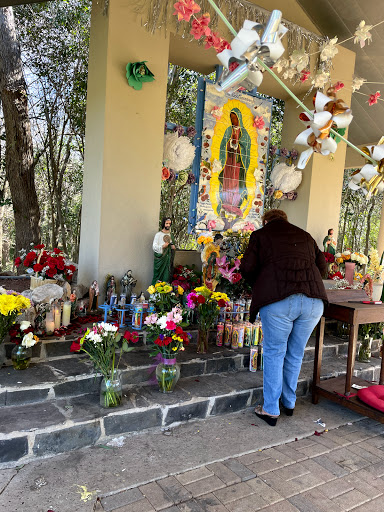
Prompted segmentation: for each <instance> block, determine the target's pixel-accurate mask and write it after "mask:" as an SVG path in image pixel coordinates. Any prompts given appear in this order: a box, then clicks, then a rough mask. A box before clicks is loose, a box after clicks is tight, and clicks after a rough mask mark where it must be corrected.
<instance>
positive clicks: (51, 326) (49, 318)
mask: <svg viewBox="0 0 384 512" xmlns="http://www.w3.org/2000/svg"><path fill="white" fill-rule="evenodd" d="M54 330H55V321H54V318H53V311H47V313H46V315H45V332H46V333H47V334H52V333H53V331H54Z"/></svg>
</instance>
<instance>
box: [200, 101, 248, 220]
mask: <svg viewBox="0 0 384 512" xmlns="http://www.w3.org/2000/svg"><path fill="white" fill-rule="evenodd" d="M253 120H254V117H253V115H252V113H251V111H250V109H249V108H248V107H247V106H246V105H245V104H244V103H242V102H241V101H239V100H229V101H228V102H227V103H226V104H225V105H224V107H223V116H222V117H221V118H220V119H219V120H218V121H217V122H216V125H215V128H214V136H213V140H212V158H211V161H212V163H213V164H214V163H215V161H216V165H212V167H213V168H219V169H220V170H219V172H213V173H212V177H211V180H210V189H209V196H210V200H211V204H212V208H213V210H214V212H215V213H216V215H217V216H218V217H221V218H222V219H223V220H224V222H225V224H226V228H228V227H230V225H228V221H226V219H231V220H232V223H233V222H234V221H236V219H239V218H240V219H244V218H245V217H246V216H247V215H248V213H249V211H250V209H251V207H252V203H253V199H254V197H255V187H256V180H255V177H254V171H255V169H256V167H257V132H256V129H255V128H254V126H253ZM218 163H219V165H218Z"/></svg>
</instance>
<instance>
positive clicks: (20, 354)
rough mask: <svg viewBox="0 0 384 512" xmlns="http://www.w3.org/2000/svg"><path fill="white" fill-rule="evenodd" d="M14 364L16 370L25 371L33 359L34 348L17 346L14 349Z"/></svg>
mask: <svg viewBox="0 0 384 512" xmlns="http://www.w3.org/2000/svg"><path fill="white" fill-rule="evenodd" d="M11 358H12V364H13V367H14V369H15V370H25V369H27V368H28V366H29V365H30V362H31V359H32V348H31V347H23V345H15V346H14V347H13V349H12V355H11Z"/></svg>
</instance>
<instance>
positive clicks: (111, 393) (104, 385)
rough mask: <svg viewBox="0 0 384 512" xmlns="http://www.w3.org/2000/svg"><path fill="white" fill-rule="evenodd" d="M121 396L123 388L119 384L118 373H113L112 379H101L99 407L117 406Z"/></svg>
mask: <svg viewBox="0 0 384 512" xmlns="http://www.w3.org/2000/svg"><path fill="white" fill-rule="evenodd" d="M122 398H123V388H122V385H121V379H120V374H118V373H115V374H114V376H113V379H106V378H105V377H104V378H103V380H102V381H101V386H100V405H101V407H106V408H108V407H118V406H119V405H120V404H121V400H122Z"/></svg>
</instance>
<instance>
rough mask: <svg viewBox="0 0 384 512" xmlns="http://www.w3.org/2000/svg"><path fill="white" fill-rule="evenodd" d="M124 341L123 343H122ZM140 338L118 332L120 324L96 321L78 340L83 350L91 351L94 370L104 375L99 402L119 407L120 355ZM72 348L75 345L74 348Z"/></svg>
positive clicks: (129, 333)
mask: <svg viewBox="0 0 384 512" xmlns="http://www.w3.org/2000/svg"><path fill="white" fill-rule="evenodd" d="M121 339H122V340H123V341H122V344H121V346H120V344H119V342H120V340H121ZM138 339H139V337H138V335H137V334H136V333H132V332H130V331H125V334H124V336H122V334H120V333H119V327H118V325H113V324H109V323H104V322H101V323H99V324H93V327H92V329H87V331H86V333H85V334H84V336H83V337H82V338H81V339H80V340H79V341H78V342H77V346H76V347H74V348H78V350H79V351H80V352H81V351H82V352H85V353H86V354H88V356H89V358H90V359H91V361H92V362H93V365H94V367H95V370H96V371H98V372H100V373H101V374H102V376H103V380H102V382H101V389H100V405H101V406H102V407H117V406H119V405H120V404H121V400H122V396H123V393H122V386H121V381H120V374H119V371H118V368H119V364H120V360H121V356H122V355H123V353H125V352H131V351H132V350H133V349H134V347H130V346H129V345H128V343H129V342H132V343H136V342H137V340H138ZM119 349H120V355H119V358H118V360H117V363H116V352H117V350H119ZM71 350H72V348H71Z"/></svg>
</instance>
